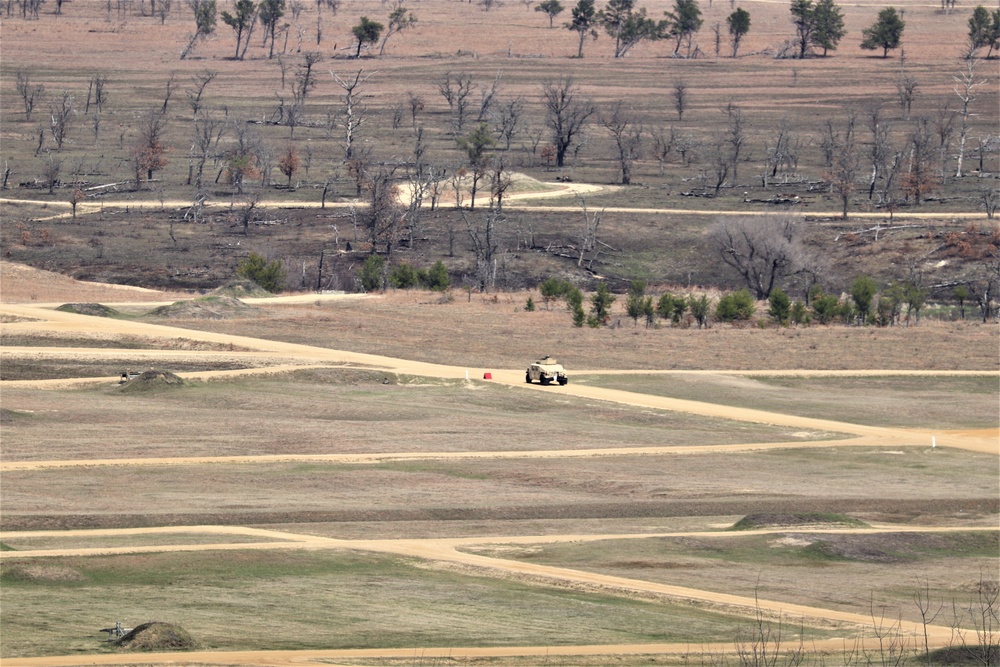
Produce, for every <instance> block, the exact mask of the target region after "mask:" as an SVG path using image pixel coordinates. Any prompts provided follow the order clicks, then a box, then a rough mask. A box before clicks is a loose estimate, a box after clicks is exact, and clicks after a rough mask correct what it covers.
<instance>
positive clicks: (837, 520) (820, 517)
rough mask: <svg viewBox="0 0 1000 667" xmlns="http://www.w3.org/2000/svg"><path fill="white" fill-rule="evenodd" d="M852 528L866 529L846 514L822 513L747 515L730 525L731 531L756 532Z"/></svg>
mask: <svg viewBox="0 0 1000 667" xmlns="http://www.w3.org/2000/svg"><path fill="white" fill-rule="evenodd" d="M830 525H834V526H853V527H856V528H861V527H866V526H868V524H866V523H865V522H864V521H860V520H858V519H855V518H853V517H850V516H847V515H846V514H831V513H823V512H802V513H792V514H747V515H746V516H745V517H743V518H742V519H740V520H739V521H737V522H736V523H734V524H733V525H732V528H731V530H758V529H761V528H790V527H801V526H830Z"/></svg>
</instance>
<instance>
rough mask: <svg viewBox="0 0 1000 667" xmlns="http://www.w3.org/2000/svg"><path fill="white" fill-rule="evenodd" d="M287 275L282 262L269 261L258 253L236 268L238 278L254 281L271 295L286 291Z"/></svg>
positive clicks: (247, 257)
mask: <svg viewBox="0 0 1000 667" xmlns="http://www.w3.org/2000/svg"><path fill="white" fill-rule="evenodd" d="M285 275H286V274H285V265H284V264H283V263H282V262H281V261H279V260H277V259H273V260H271V261H267V259H266V258H265V257H264V256H263V255H261V254H259V253H256V252H252V253H250V254H249V255H247V256H246V259H244V260H243V261H241V262H240V263H239V266H237V267H236V276H237V277H239V278H246V279H247V280H252V281H253V282H255V283H257V284H258V285H260V287H261V289H265V290H267V291H268V292H270V293H271V294H277V293H278V292H280V291H281V290H282V289H284V286H285Z"/></svg>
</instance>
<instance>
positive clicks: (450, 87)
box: [437, 72, 476, 134]
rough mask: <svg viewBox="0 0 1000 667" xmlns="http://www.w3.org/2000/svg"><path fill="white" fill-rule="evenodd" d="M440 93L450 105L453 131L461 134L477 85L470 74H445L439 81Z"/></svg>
mask: <svg viewBox="0 0 1000 667" xmlns="http://www.w3.org/2000/svg"><path fill="white" fill-rule="evenodd" d="M437 86H438V92H440V93H441V97H443V98H444V99H445V101H446V102H447V103H448V109H449V110H450V111H451V129H452V131H453V132H454V133H455V134H461V133H462V130H463V129H464V127H465V119H466V117H467V116H468V113H469V96H470V95H471V94H472V91H473V90H475V88H476V85H475V83H473V81H472V76H471V75H470V74H455V75H454V76H453V75H452V73H451V72H445V73H444V76H443V77H441V79H439V80H438V84H437Z"/></svg>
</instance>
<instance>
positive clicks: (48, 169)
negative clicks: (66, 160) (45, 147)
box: [42, 151, 62, 194]
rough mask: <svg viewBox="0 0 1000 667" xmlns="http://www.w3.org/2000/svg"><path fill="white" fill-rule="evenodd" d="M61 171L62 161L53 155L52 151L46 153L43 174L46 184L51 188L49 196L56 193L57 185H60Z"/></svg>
mask: <svg viewBox="0 0 1000 667" xmlns="http://www.w3.org/2000/svg"><path fill="white" fill-rule="evenodd" d="M61 171H62V160H61V159H59V158H57V157H56V156H55V155H53V154H52V152H51V151H46V152H45V163H44V165H43V171H42V173H43V175H44V176H45V182H46V183H47V184H48V186H49V194H52V193H53V192H54V191H55V188H56V185H57V184H58V183H59V173H60V172H61Z"/></svg>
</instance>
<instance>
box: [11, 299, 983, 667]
mask: <svg viewBox="0 0 1000 667" xmlns="http://www.w3.org/2000/svg"><path fill="white" fill-rule="evenodd" d="M319 298H331V297H322V296H321V297H319ZM316 299H317V296H316V295H309V296H308V300H310V301H315V300H316ZM0 314H4V315H7V316H14V317H16V318H24V319H26V320H27V321H18V322H14V323H7V324H3V329H4V330H5V331H8V332H14V331H20V332H25V331H57V332H63V333H71V332H87V333H89V334H94V333H98V334H107V335H109V336H116V335H136V336H150V337H153V338H158V339H163V338H184V339H187V340H196V341H204V342H210V343H216V344H223V345H231V346H236V347H239V348H243V349H246V350H249V352H243V353H238V352H224V353H223V352H219V353H215V352H177V351H162V352H160V351H144V352H142V353H143V354H148V355H151V356H162V357H174V358H176V357H177V356H184V357H188V358H200V359H204V358H208V357H211V356H212V355H219V356H223V355H224V356H226V357H231V356H238V355H240V354H243V355H245V356H247V357H248V358H250V357H252V358H254V359H256V360H258V361H264V360H268V359H271V360H274V362H275V363H277V364H279V365H277V366H271V367H263V368H251V369H244V370H240V371H225V372H201V373H190V374H186V375H188V376H190V377H197V378H211V377H219V376H225V375H233V374H251V373H274V372H282V371H284V370H287V369H291V368H301V367H315V366H344V365H350V366H353V367H366V368H377V369H382V370H385V371H387V372H393V373H401V374H407V375H418V376H426V377H435V378H449V379H463V378H480V377H482V376H483V373H484V372H485V371H487V370H490V372H491V374H492V377H493V382H499V383H504V384H509V385H511V386H516V387H519V388H522V389H524V390H526V391H552V389H548V388H542V387H540V386H537V385H526V384H525V383H524V381H523V371H522V370H499V371H498V370H495V369H480V368H477V369H472V368H469V369H467V368H459V367H453V366H445V365H439V364H429V363H423V362H415V361H408V360H403V359H394V358H389V357H381V356H375V355H368V354H360V353H354V352H345V351H339V350H331V349H327V348H321V347H313V346H309V345H299V344H292V343H283V342H279V341H272V340H263V339H256V338H249V337H244V336H233V335H226V334H217V333H211V332H200V331H194V330H190V329H179V328H175V327H168V326H161V325H156V324H148V323H141V322H131V321H122V320H112V319H107V318H95V317H88V316H83V315H76V314H71V313H63V312H58V311H54V310H51V309H49V308H46V307H43V306H40V305H23V304H22V305H18V304H0ZM3 352H4V354H5V355H19V356H20V355H24V356H28V357H30V355H31V354H38V353H44V354H46V355H61V354H72V355H74V356H76V357H77V358H79V357H88V356H90V357H93V358H98V357H102V356H109V355H115V354H120V353H122V351H119V350H106V349H101V350H96V349H94V350H91V349H87V350H80V349H75V350H68V349H60V348H55V349H48V348H5V349H4V350H3ZM128 353H129V354H132V355H134V354H136V351H135V350H129V351H128ZM890 373H892V372H888V371H870V374H873V375H874V374H879V375H886V374H890ZM799 374H801V375H807V374H817V375H825V374H828V373H822V372H818V373H808V372H805V371H802V372H800V373H799ZM849 374H850V375H859V374H863V373H858V372H851V373H849ZM914 374H927V373H914ZM976 374H979V375H982V374H990V375H996V373H976ZM110 381H111V379H110V378H97V379H81V380H43V381H25V382H4V383H3V384H2V386H6V387H13V386H33V387H38V388H61V387H67V386H72V385H76V384H80V383H93V382H100V383H108V382H110ZM558 391H560V392H561V393H564V394H566V395H569V396H576V397H579V398H586V399H591V400H601V401H611V402H615V403H621V404H628V405H633V406H639V407H645V408H652V409H659V410H671V411H680V412H687V413H690V414H697V415H702V416H707V417H714V418H723V419H732V420H739V421H747V422H755V423H764V424H772V425H779V426H786V427H795V428H801V429H804V430H810V431H823V432H827V433H840V434H844V435H845V436H846V438H845V439H840V440H825V441H813V442H806V443H803V442H795V443H767V444H759V443H747V444H741V445H730V446H705V447H669V448H660V447H647V448H628V449H608V450H571V451H534V452H478V453H462V452H456V453H429V454H398V453H395V454H394V453H379V454H370V455H349V456H336V455H332V456H322V455H315V456H314V455H302V456H278V457H272V456H259V457H192V458H172V459H140V460H96V461H95V460H88V461H38V462H18V461H3V462H2V463H0V472H2V471H14V470H22V471H23V470H32V469H40V468H46V467H65V466H101V465H199V464H206V463H215V462H238V463H267V462H273V461H277V460H282V461H285V460H303V459H305V460H336V461H338V462H346V463H351V462H356V463H366V462H371V461H376V460H385V459H394V458H397V459H398V458H437V459H443V458H474V457H477V458H478V457H486V458H500V457H508V458H509V457H522V458H529V457H535V458H543V457H582V456H607V455H650V454H672V453H685V454H690V453H697V452H699V451H705V452H708V451H711V452H719V451H733V452H737V451H750V450H758V449H764V448H783V447H785V448H786V447H791V446H794V447H805V446H809V447H826V446H838V447H842V446H845V445H866V446H892V447H903V446H920V447H927V446H930V444H931V438H932V437H934V438H935V439H936V442H937V444H938V445H940V446H946V447H956V448H962V449H967V450H971V451H975V452H980V453H988V454H994V455H997V454H1000V437H998V436H1000V434H998V433H997V432H996V431H993V430H990V431H971V432H930V431H924V430H906V429H897V428H884V427H873V426H864V425H857V424H848V423H843V422H836V421H831V420H823V419H812V418H808V417H797V416H792V415H785V414H779V413H773V412H765V411H761V410H752V409H744V408H734V407H729V406H721V405H715V404H710V403H702V402H697V401H688V400H680V399H673V398H667V397H659V396H651V395H645V394H635V393H631V392H626V391H620V390H612V389H603V388H597V387H591V386H584V385H574V384H570V385H567V386H565V387H561V388H559V390H558ZM796 530H797V531H799V529H798V528H797V529H796ZM947 530H950V529H948V528H906V529H900V528H899V527H876V528H872V529H865V530H851V531H834V530H825V531H822V532H855V533H858V532H930V531H938V532H940V531H947ZM962 530H970V529H968V528H962ZM982 530H996V529H995V528H988V529H982ZM192 532H200V533H216V534H220V535H226V534H229V535H232V534H241V535H251V536H254V537H258V538H264V539H266V540H268V541H266V542H255V543H236V544H234V543H227V542H223V543H219V544H168V545H158V546H144V547H123V548H99V549H52V550H45V551H17V552H9V551H7V552H0V559H2V560H4V561H7V560H11V559H16V558H37V557H46V556H68V555H92V554H97V553H100V554H109V553H116V554H117V553H139V552H144V551H145V552H151V551H155V552H163V551H193V550H208V549H216V550H237V549H239V550H246V549H351V550H362V551H377V552H382V553H392V554H396V555H400V556H405V557H411V558H418V559H423V560H429V561H434V562H437V563H442V564H445V565H446V566H450V567H457V568H460V569H462V570H464V571H467V572H470V573H473V574H475V573H486V572H492V573H494V574H496V573H499V575H500V576H506V577H515V578H521V579H526V580H528V581H533V582H538V583H543V584H547V585H559V586H571V587H574V588H583V589H587V590H599V591H602V592H606V593H615V594H621V595H629V596H635V595H641V596H646V597H648V596H652V597H661V598H670V599H681V600H687V601H691V602H694V603H697V604H699V605H702V606H707V607H710V608H713V609H719V610H724V611H727V612H730V613H741V614H750V613H752V612H753V610H754V608H755V605H759V606H760V608H761V609H762V610H763V611H765V612H767V613H773V614H779V613H780V614H782V615H784V616H791V617H795V618H803V619H806V621H807V622H809V623H819V624H826V625H831V624H832V625H834V626H836V627H844V628H845V630H848V629H856V628H857V627H858V626H865V625H870V624H871V618H870V617H869V616H867V615H861V614H853V613H846V612H840V611H834V610H829V609H819V608H813V607H807V606H803V605H794V604H788V603H784V602H780V601H773V600H754V599H752V598H747V597H741V596H734V595H726V594H719V593H713V592H709V591H702V590H694V589H688V588H684V587H679V586H669V585H663V584H656V583H652V582H647V581H641V580H635V579H626V578H622V577H613V576H607V575H601V574H595V573H590V572H583V571H579V570H570V569H566V568H556V567H549V566H545V565H539V564H536V563H530V562H520V561H515V560H508V559H501V558H494V557H490V556H484V555H478V554H474V553H468V552H466V551H463V549H467V548H469V547H473V546H483V545H488V544H490V543H496V544H511V543H523V544H532V543H541V542H553V541H589V540H600V539H629V538H632V539H646V538H650V537H655V536H667V535H675V536H676V535H679V534H676V533H671V534H660V535H651V534H639V535H561V536H555V537H553V536H522V537H503V538H493V539H490V538H463V539H433V540H414V539H399V540H339V539H332V538H322V537H316V536H310V535H301V534H296V533H289V532H281V531H268V530H257V529H250V528H232V527H219V526H201V527H192V526H185V527H180V528H160V529H156V528H153V529H135V530H115V531H112V530H103V531H102V530H92V531H60V532H56V533H41V532H32V533H17V535H18V536H19V537H31V536H52V535H56V536H59V537H64V538H72V537H74V536H77V535H79V536H94V535H122V536H127V535H131V534H140V533H144V534H149V533H162V534H170V533H192ZM697 534H698V535H701V536H707V535H712V536H719V535H727V536H731V535H732V533H713V532H700V533H697ZM740 534H741V535H745V534H747V533H745V532H743V533H740ZM12 536H13V534H8V535H3V534H0V539H3V538H10V537H12ZM902 629H903V631H904V632H906V633H908V634H909V633H917V631H918V630H920V631H921V632H922V631H923V628H922V627H919V628H918V627H917V626H916V625H915V624H905V623H904V624H903V628H902ZM928 633H929V639H930V642H931V645H932V646H943V645H946V643H947V642H948V641H950V639H951V630H950V629H949V628H945V627H939V626H931V627H930V628H928ZM843 644H844V640H841V639H837V640H828V641H825V642H820V643H817V644H815V645H814V646H813V648H814V649H815V650H832V651H839V650H840V649H841V648H842V647H843ZM723 649H725V650H729V651H732V645H727V646H726V647H713V646H706V647H696V650H695V651H694V652H698V651H713V650H715V651H718V650H723ZM691 652H692V647H691V646H690V645H675V644H655V645H645V644H644V645H627V646H624V645H607V646H604V645H602V646H566V647H551V646H548V647H500V648H497V647H493V648H475V647H469V648H450V649H424V648H414V649H399V650H384V649H372V650H351V651H261V652H206V653H185V654H184V655H183V662H185V663H205V664H241V665H320V664H322V665H325V666H326V667H330V665H331V664H333V663H332V662H331V661H335V660H338V659H345V660H346V659H357V658H366V657H370V658H375V657H380V658H389V657H399V658H414V657H422V658H433V657H441V658H443V657H449V656H450V657H452V658H459V657H470V658H471V657H475V656H532V655H539V656H541V655H624V654H647V653H684V654H686V653H691ZM179 657H180V656H178V654H176V653H174V654H144V655H143V656H142V658H141V659H137V657H136V656H129V655H86V656H60V657H43V658H9V659H5V660H4V665H5V667H29V666H38V667H52V666H56V665H86V664H123V663H131V664H135V663H142V664H154V663H173V662H177V661H178V658H179Z"/></svg>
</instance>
